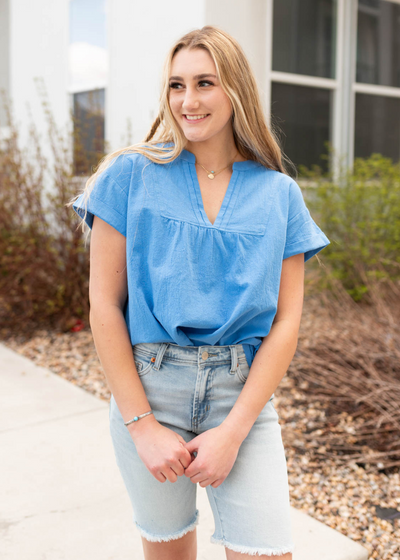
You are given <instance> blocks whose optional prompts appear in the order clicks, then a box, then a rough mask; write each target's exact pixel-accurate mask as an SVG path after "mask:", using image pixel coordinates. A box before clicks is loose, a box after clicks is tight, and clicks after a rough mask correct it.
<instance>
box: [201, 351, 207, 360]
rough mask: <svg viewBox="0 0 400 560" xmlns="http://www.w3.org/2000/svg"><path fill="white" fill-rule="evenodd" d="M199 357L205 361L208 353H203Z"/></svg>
mask: <svg viewBox="0 0 400 560" xmlns="http://www.w3.org/2000/svg"><path fill="white" fill-rule="evenodd" d="M201 357H202V358H203V360H207V358H208V352H203V353H202V355H201Z"/></svg>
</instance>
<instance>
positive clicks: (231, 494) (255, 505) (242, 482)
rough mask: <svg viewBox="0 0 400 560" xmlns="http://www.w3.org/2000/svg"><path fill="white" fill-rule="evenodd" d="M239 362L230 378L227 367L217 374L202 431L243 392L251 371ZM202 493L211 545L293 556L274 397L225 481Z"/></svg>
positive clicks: (220, 417)
mask: <svg viewBox="0 0 400 560" xmlns="http://www.w3.org/2000/svg"><path fill="white" fill-rule="evenodd" d="M239 362H240V363H241V369H238V370H236V372H234V374H232V372H230V371H229V368H225V371H224V368H223V367H220V368H218V370H216V372H215V378H214V384H213V389H214V391H213V399H212V401H211V403H212V404H211V408H210V416H209V418H208V419H207V420H208V421H207V422H205V423H204V425H203V429H209V428H210V427H213V426H215V425H218V424H220V423H221V422H222V421H223V420H224V418H225V417H226V415H227V414H228V413H229V410H230V409H231V407H232V406H233V405H234V403H235V401H236V399H237V397H238V396H239V394H240V392H241V390H242V389H243V386H244V383H245V382H246V379H247V375H248V372H249V371H248V370H249V368H248V366H247V365H246V363H245V362H244V360H243V359H241V358H239ZM219 403H220V404H219ZM206 490H207V494H208V498H209V500H210V505H211V508H212V511H213V515H214V520H215V531H214V534H213V535H212V537H211V542H214V543H218V544H224V545H225V546H227V547H228V548H231V549H232V550H237V551H238V552H247V553H250V554H265V555H268V554H284V553H286V552H292V551H293V549H294V543H293V540H292V527H291V516H290V499H289V481H288V472H287V463H286V456H285V450H284V446H283V441H282V434H281V426H280V424H279V415H278V412H277V411H276V409H275V406H274V403H273V397H272V398H271V399H270V400H269V401H268V402H267V403H266V405H265V406H264V408H263V410H262V411H261V413H260V414H259V416H258V418H257V420H256V422H255V423H254V424H253V426H252V429H251V430H250V432H249V434H248V435H247V437H246V438H245V440H244V441H243V442H242V444H241V446H240V448H239V452H238V456H237V458H236V461H235V464H234V465H233V467H232V470H231V471H230V473H229V475H228V476H227V478H226V479H225V480H224V482H223V483H222V484H221V485H220V486H218V487H217V488H213V487H212V486H210V485H209V486H207V487H206Z"/></svg>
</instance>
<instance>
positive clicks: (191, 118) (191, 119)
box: [183, 114, 210, 122]
mask: <svg viewBox="0 0 400 560" xmlns="http://www.w3.org/2000/svg"><path fill="white" fill-rule="evenodd" d="M209 116H210V115H209V114H204V115H183V117H184V118H185V120H186V121H188V122H197V121H204V119H206V118H207V117H209Z"/></svg>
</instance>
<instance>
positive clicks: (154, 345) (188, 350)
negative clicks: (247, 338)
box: [133, 342, 246, 367]
mask: <svg viewBox="0 0 400 560" xmlns="http://www.w3.org/2000/svg"><path fill="white" fill-rule="evenodd" d="M133 351H134V352H135V351H138V352H143V353H145V354H152V355H157V356H159V355H160V354H161V356H160V358H161V359H162V358H163V357H164V356H165V357H170V358H175V359H179V360H183V361H187V362H193V363H196V364H198V363H205V362H207V363H210V362H211V363H219V362H229V361H231V362H232V365H234V366H235V367H236V362H237V360H238V359H246V355H245V352H244V348H243V345H242V344H230V345H226V346H210V345H204V346H179V345H178V344H175V343H172V342H140V343H138V344H135V345H134V346H133Z"/></svg>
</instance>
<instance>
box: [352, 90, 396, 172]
mask: <svg viewBox="0 0 400 560" xmlns="http://www.w3.org/2000/svg"><path fill="white" fill-rule="evenodd" d="M399 123H400V99H399V98H396V97H386V96H382V95H366V94H364V93H357V95H356V115H355V140H354V157H362V158H368V157H370V156H371V154H373V153H379V154H382V155H384V156H385V157H390V158H392V160H393V161H394V162H398V161H399V159H400V124H399Z"/></svg>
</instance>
